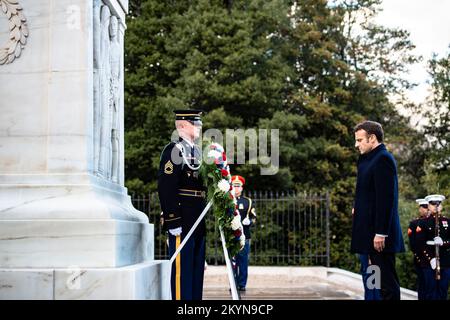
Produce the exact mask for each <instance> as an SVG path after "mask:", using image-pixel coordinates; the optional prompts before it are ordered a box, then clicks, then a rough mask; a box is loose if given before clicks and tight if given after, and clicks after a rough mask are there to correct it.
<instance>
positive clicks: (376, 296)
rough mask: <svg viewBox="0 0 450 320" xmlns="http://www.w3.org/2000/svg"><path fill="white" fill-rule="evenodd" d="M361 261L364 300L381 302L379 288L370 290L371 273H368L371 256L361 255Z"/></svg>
mask: <svg viewBox="0 0 450 320" xmlns="http://www.w3.org/2000/svg"><path fill="white" fill-rule="evenodd" d="M359 261H360V262H361V269H360V271H361V276H362V280H363V285H364V300H381V292H380V289H379V288H369V287H368V285H367V284H368V281H370V276H371V275H372V273H371V272H368V271H367V268H368V267H369V255H368V254H359Z"/></svg>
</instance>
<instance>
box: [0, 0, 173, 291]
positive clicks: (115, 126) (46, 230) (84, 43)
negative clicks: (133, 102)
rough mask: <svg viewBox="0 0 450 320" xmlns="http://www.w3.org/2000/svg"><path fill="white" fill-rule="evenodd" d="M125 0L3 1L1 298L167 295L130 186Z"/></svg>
mask: <svg viewBox="0 0 450 320" xmlns="http://www.w3.org/2000/svg"><path fill="white" fill-rule="evenodd" d="M127 10H128V1H127V0H58V1H53V0H0V84H1V85H0V112H1V117H0V299H166V298H169V295H170V293H169V292H168V290H167V288H166V286H165V285H164V284H165V283H167V281H168V280H167V279H166V276H167V274H168V273H167V268H168V265H167V262H165V261H155V260H154V256H153V225H151V224H149V222H148V219H147V217H146V216H145V214H144V213H142V212H139V211H137V210H136V209H134V208H133V206H132V204H131V200H130V197H129V196H128V195H127V190H126V188H125V187H124V128H123V119H124V117H123V111H124V99H123V79H124V74H123V70H124V68H123V39H124V31H125V28H126V25H125V14H126V12H127Z"/></svg>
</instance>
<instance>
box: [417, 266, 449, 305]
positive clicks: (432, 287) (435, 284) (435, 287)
mask: <svg viewBox="0 0 450 320" xmlns="http://www.w3.org/2000/svg"><path fill="white" fill-rule="evenodd" d="M423 272H424V278H425V300H447V291H448V283H449V280H450V268H443V269H441V279H440V280H436V278H435V277H436V272H435V271H434V270H433V269H431V267H428V268H424V269H423Z"/></svg>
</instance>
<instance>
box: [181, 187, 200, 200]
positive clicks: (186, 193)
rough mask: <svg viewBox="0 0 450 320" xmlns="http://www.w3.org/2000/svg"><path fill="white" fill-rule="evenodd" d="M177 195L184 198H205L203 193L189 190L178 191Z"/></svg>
mask: <svg viewBox="0 0 450 320" xmlns="http://www.w3.org/2000/svg"><path fill="white" fill-rule="evenodd" d="M178 194H179V195H180V196H186V197H199V198H204V197H206V192H205V191H200V190H191V189H178Z"/></svg>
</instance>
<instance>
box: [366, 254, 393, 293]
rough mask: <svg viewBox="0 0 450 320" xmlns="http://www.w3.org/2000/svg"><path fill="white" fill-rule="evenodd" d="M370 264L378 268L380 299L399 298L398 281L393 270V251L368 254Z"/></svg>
mask: <svg viewBox="0 0 450 320" xmlns="http://www.w3.org/2000/svg"><path fill="white" fill-rule="evenodd" d="M369 257H370V260H371V262H372V265H376V266H378V267H379V268H380V277H381V299H383V300H400V282H399V280H398V276H397V271H396V270H395V253H388V252H377V253H371V254H369Z"/></svg>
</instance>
